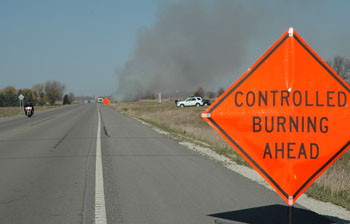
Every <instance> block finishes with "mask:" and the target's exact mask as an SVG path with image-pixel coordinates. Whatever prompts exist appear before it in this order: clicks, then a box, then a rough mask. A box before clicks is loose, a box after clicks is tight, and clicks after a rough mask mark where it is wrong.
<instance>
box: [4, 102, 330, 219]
mask: <svg viewBox="0 0 350 224" xmlns="http://www.w3.org/2000/svg"><path fill="white" fill-rule="evenodd" d="M99 126H100V132H98V130H99V129H98V127H99ZM99 147H100V152H101V155H99V149H98V148H99ZM96 153H97V156H96ZM99 159H100V160H99ZM99 167H101V169H99ZM0 181H1V184H0V223H45V224H46V223H64V224H67V223H104V221H106V222H107V223H110V224H111V223H127V224H134V223H135V224H136V223H152V224H155V223H214V222H215V220H224V221H227V222H229V223H284V222H286V221H287V207H286V206H285V205H284V202H283V201H282V200H281V199H280V198H279V196H278V195H277V194H276V193H274V192H272V191H270V190H267V189H266V188H264V187H263V186H261V185H258V184H256V183H254V182H252V181H250V180H248V179H246V178H244V177H242V176H240V175H238V174H236V173H235V172H232V171H229V170H228V169H226V168H224V167H223V166H221V165H220V164H217V163H215V162H213V161H211V160H209V159H207V158H205V157H202V156H200V155H199V154H197V153H194V152H192V151H191V150H189V149H187V148H186V147H184V146H182V145H180V144H178V143H177V142H176V141H174V140H172V139H170V138H169V137H167V136H165V135H162V134H159V133H157V132H155V131H153V130H152V129H151V128H149V127H147V126H145V125H143V124H141V123H140V122H138V121H136V120H135V119H132V118H129V117H127V116H125V115H123V114H121V113H119V112H116V111H114V110H113V109H111V108H109V107H107V106H104V105H102V104H98V105H96V104H86V105H76V106H70V107H65V108H61V109H57V110H51V111H46V112H42V113H40V114H36V115H35V116H34V117H32V118H26V117H20V118H16V119H10V120H3V121H0ZM102 199H103V200H102ZM104 211H105V213H104ZM103 214H106V215H105V217H103ZM295 223H329V221H328V220H327V219H325V218H324V217H321V216H319V215H317V214H315V213H312V212H310V211H308V210H305V209H302V208H298V209H295Z"/></svg>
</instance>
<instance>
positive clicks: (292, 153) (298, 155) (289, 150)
mask: <svg viewBox="0 0 350 224" xmlns="http://www.w3.org/2000/svg"><path fill="white" fill-rule="evenodd" d="M271 146H272V148H271ZM271 146H270V143H269V142H267V143H266V144H265V149H264V154H263V158H264V159H266V158H267V159H317V158H318V156H319V152H320V149H319V147H318V145H317V144H316V143H309V144H307V145H306V144H305V143H300V144H299V143H296V142H286V143H285V142H274V144H271ZM285 154H286V155H287V156H286V158H285V157H284V155H285Z"/></svg>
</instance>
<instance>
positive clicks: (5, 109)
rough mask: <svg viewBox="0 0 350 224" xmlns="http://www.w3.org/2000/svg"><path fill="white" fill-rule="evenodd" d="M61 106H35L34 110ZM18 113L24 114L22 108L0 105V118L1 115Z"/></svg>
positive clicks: (6, 115)
mask: <svg viewBox="0 0 350 224" xmlns="http://www.w3.org/2000/svg"><path fill="white" fill-rule="evenodd" d="M57 107H63V105H57V106H35V111H36V112H37V111H42V110H48V109H52V108H57ZM18 114H24V112H23V109H22V110H20V109H19V107H0V118H2V117H12V116H16V115H18Z"/></svg>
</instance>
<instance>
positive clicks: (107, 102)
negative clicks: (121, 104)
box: [103, 97, 111, 105]
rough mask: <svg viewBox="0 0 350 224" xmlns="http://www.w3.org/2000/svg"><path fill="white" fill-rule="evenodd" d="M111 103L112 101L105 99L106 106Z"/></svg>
mask: <svg viewBox="0 0 350 224" xmlns="http://www.w3.org/2000/svg"><path fill="white" fill-rule="evenodd" d="M110 102H111V101H110V100H109V99H108V98H107V97H106V98H104V100H103V103H104V104H106V105H108V104H109V103H110Z"/></svg>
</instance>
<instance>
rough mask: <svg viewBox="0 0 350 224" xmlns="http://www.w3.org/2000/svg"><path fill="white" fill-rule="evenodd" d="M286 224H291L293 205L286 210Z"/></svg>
mask: <svg viewBox="0 0 350 224" xmlns="http://www.w3.org/2000/svg"><path fill="white" fill-rule="evenodd" d="M288 224H293V205H290V206H289V208H288Z"/></svg>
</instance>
